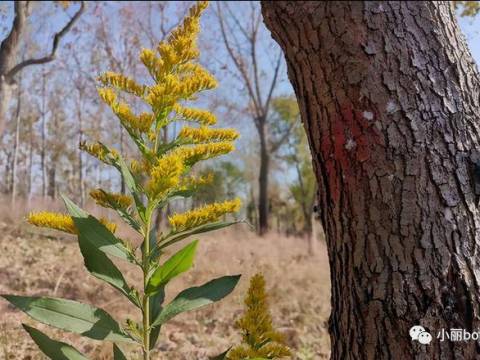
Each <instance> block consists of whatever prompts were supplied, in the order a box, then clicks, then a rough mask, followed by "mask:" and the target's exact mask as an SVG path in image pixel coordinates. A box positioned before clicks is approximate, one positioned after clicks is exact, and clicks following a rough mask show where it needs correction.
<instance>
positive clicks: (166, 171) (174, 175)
mask: <svg viewBox="0 0 480 360" xmlns="http://www.w3.org/2000/svg"><path fill="white" fill-rule="evenodd" d="M184 170H185V167H184V165H183V161H182V158H181V157H180V156H178V155H177V154H175V153H169V154H167V155H165V156H163V157H161V158H160V159H158V161H157V163H156V165H155V166H153V167H152V169H151V171H150V179H149V181H148V182H147V186H146V190H147V193H148V194H149V196H150V197H151V198H158V197H159V196H162V195H163V194H165V193H166V192H167V191H168V190H170V189H172V188H174V187H175V186H177V185H178V184H179V183H180V176H181V175H182V173H183V172H184Z"/></svg>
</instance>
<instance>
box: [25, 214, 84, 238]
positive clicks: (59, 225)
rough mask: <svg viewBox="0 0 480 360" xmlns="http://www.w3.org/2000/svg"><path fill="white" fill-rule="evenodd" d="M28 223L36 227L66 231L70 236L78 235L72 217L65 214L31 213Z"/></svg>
mask: <svg viewBox="0 0 480 360" xmlns="http://www.w3.org/2000/svg"><path fill="white" fill-rule="evenodd" d="M28 222H29V223H30V224H32V225H35V226H39V227H46V228H50V229H55V230H60V231H65V232H67V233H70V234H76V233H77V229H76V228H75V224H74V222H73V219H72V217H71V216H69V215H65V214H59V213H54V212H49V211H41V212H38V213H30V214H29V215H28Z"/></svg>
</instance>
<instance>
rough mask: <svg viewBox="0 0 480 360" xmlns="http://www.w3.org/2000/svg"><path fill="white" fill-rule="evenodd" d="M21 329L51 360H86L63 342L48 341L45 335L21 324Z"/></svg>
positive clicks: (86, 359)
mask: <svg viewBox="0 0 480 360" xmlns="http://www.w3.org/2000/svg"><path fill="white" fill-rule="evenodd" d="M22 326H23V328H24V329H25V330H26V331H27V332H28V333H29V334H30V336H31V337H32V339H33V341H34V342H35V344H37V346H38V347H39V348H40V350H42V352H43V353H44V354H45V355H47V356H48V357H49V358H50V359H52V360H88V358H87V357H85V356H84V355H83V354H82V353H80V352H79V351H78V350H77V349H75V348H74V347H72V346H70V345H68V344H65V343H64V342H60V341H56V340H53V339H50V338H49V337H48V336H47V335H45V334H44V333H42V332H41V331H40V330H37V329H35V328H33V327H30V326H28V325H25V324H22Z"/></svg>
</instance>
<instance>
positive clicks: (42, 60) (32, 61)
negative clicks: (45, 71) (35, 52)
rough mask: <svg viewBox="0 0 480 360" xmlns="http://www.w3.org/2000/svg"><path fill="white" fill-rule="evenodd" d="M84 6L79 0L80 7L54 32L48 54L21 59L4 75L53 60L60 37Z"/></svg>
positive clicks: (13, 73)
mask: <svg viewBox="0 0 480 360" xmlns="http://www.w3.org/2000/svg"><path fill="white" fill-rule="evenodd" d="M84 8H85V2H84V1H81V2H80V8H79V9H78V10H77V12H76V13H75V14H74V15H73V16H72V17H71V18H70V20H69V21H68V23H67V24H66V25H65V26H64V27H63V29H62V30H60V31H59V32H58V33H56V34H55V36H54V37H53V46H52V50H51V52H50V54H49V55H47V56H44V57H41V58H37V59H28V60H25V61H22V62H21V63H19V64H17V65H15V66H14V67H13V68H12V69H11V70H10V71H8V73H7V75H6V77H8V78H13V77H14V76H15V74H16V73H18V72H19V71H21V70H22V69H24V68H25V67H27V66H30V65H39V64H46V63H48V62H50V61H52V60H54V59H55V54H56V52H57V48H58V45H59V43H60V41H61V40H62V37H63V36H65V34H66V33H68V31H69V30H70V29H71V28H72V27H73V25H74V24H75V22H76V21H77V20H78V18H79V17H80V15H81V14H82V12H83V10H84Z"/></svg>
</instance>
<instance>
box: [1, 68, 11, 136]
mask: <svg viewBox="0 0 480 360" xmlns="http://www.w3.org/2000/svg"><path fill="white" fill-rule="evenodd" d="M12 88H13V86H12V85H10V84H8V83H7V81H6V80H5V77H4V76H2V75H1V74H0V135H1V134H3V131H4V129H5V125H6V123H7V117H6V115H7V113H8V105H9V104H10V100H11V98H12Z"/></svg>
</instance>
